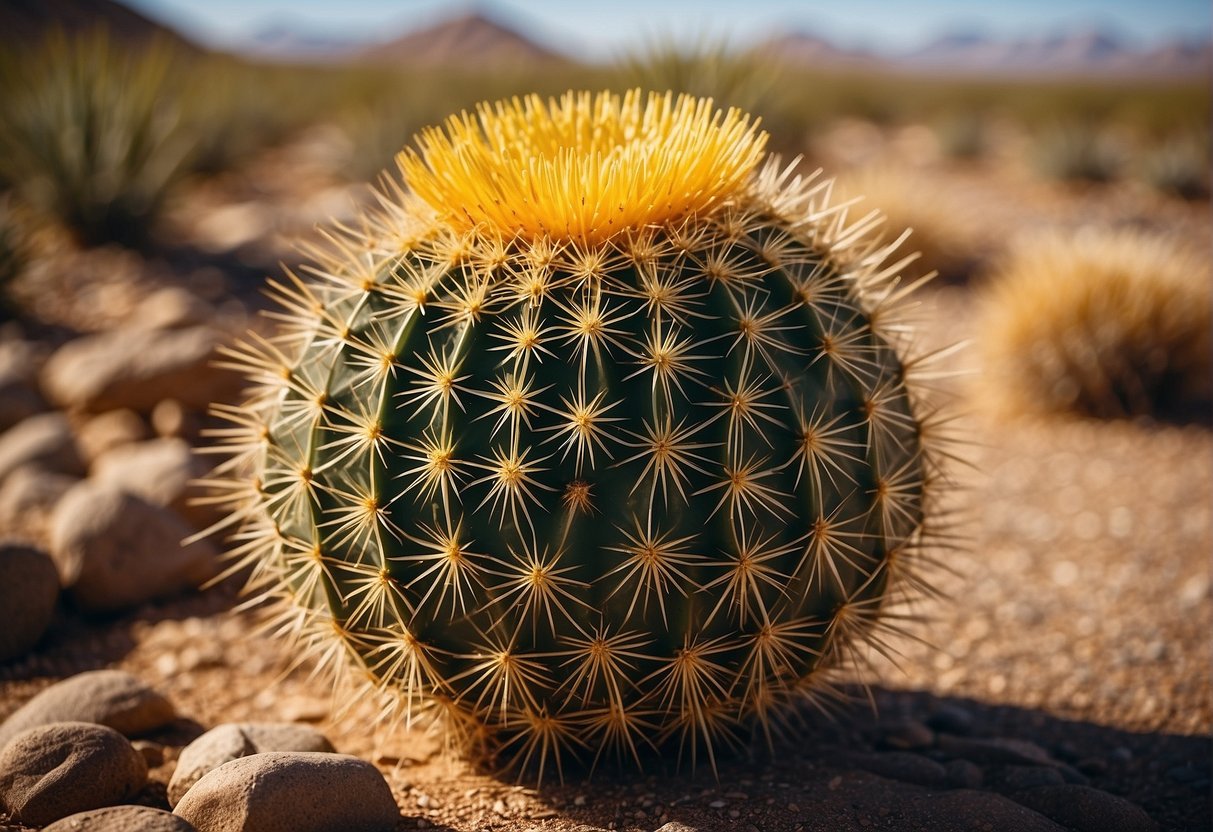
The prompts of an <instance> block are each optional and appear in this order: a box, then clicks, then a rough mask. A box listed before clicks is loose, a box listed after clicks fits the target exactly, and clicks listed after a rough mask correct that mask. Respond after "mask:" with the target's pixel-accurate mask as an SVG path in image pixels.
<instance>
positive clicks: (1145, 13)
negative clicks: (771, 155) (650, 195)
mask: <svg viewBox="0 0 1213 832" xmlns="http://www.w3.org/2000/svg"><path fill="white" fill-rule="evenodd" d="M126 1H127V2H128V3H130V4H131V5H133V6H135V7H136V8H139V9H140V10H142V11H143V12H144V13H146V14H149V15H151V16H152V17H155V18H157V19H159V20H163V21H165V22H167V23H170V24H172V25H174V26H176V27H177V28H179V29H181V30H182V31H184V32H185V33H186V34H188V35H191V36H193V37H195V38H196V39H198V40H200V41H202V42H204V43H208V44H213V45H217V46H227V45H232V44H234V43H238V42H240V41H241V40H242V39H243V38H245V37H246V36H247V35H248V33H249V32H251V31H253V30H254V29H256V28H258V27H261V26H265V25H268V24H273V23H281V22H289V23H291V24H292V25H293V26H296V27H298V28H302V29H304V30H308V31H317V32H320V33H323V34H331V35H341V36H352V37H365V38H369V39H378V40H385V39H390V38H391V37H394V36H395V35H397V34H399V33H401V32H402V31H404V30H406V29H410V28H414V27H417V26H421V25H425V24H428V23H430V22H433V21H435V20H438V19H440V18H443V17H447V16H450V15H454V14H459V13H462V12H465V11H467V10H468V9H469V8H471V6H472V4H471V3H467V2H458V1H456V2H452V0H395V1H394V2H390V1H389V0H294V2H282V0H126ZM476 7H477V8H482V9H487V10H489V11H490V12H495V13H496V14H497V16H498V17H500V18H501V19H504V20H511V19H512V20H513V21H514V22H515V23H516V24H517V25H518V26H519V28H522V29H524V30H526V31H528V32H530V33H532V34H533V35H534V36H535V37H537V38H539V39H540V40H543V41H547V42H549V43H552V44H554V45H557V46H563V47H564V48H565V49H566V50H567V51H571V52H574V53H578V54H586V53H588V54H592V55H595V56H598V57H609V56H611V55H615V54H621V53H623V52H626V51H627V50H628V49H629V48H634V47H636V46H637V45H640V44H643V43H645V42H646V41H647V40H652V39H655V38H659V37H666V36H672V37H674V38H678V39H685V40H686V41H688V42H690V41H694V40H696V39H709V40H713V41H714V40H716V39H720V38H726V37H727V38H729V39H731V40H732V41H734V42H736V43H738V44H744V43H745V42H746V41H748V40H753V39H757V38H760V37H764V36H767V35H769V34H771V33H772V32H774V31H779V30H786V29H788V28H794V29H803V30H807V31H811V32H816V33H820V34H822V35H825V36H827V37H829V38H831V39H833V40H835V41H837V42H839V43H842V44H844V45H847V46H869V47H875V48H882V49H904V48H910V47H913V46H916V45H919V44H921V43H923V42H925V41H926V40H928V39H930V38H932V37H934V36H936V35H939V34H941V33H944V32H953V31H958V30H964V31H971V30H976V31H982V32H988V33H993V34H1000V35H1022V34H1039V33H1044V32H1049V31H1053V30H1055V29H1058V28H1069V27H1073V26H1087V25H1098V26H1106V27H1110V28H1112V29H1114V30H1116V31H1119V32H1121V33H1122V34H1124V35H1125V36H1127V37H1130V38H1132V39H1136V40H1138V41H1140V42H1143V43H1149V42H1152V41H1157V40H1161V39H1164V38H1168V37H1173V36H1176V35H1179V36H1185V37H1189V38H1196V37H1203V38H1208V37H1209V35H1210V29H1211V27H1213V7H1211V4H1210V3H1209V2H1208V0H1152V1H1151V2H1141V0H984V2H983V0H916V1H914V2H911V0H844V2H839V0H834V2H819V1H818V0H668V1H667V2H661V0H611V1H610V2H581V0H488V2H479V3H477V4H476Z"/></svg>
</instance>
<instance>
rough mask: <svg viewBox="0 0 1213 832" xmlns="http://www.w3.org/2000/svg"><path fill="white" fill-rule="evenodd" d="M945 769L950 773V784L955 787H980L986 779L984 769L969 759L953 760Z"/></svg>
mask: <svg viewBox="0 0 1213 832" xmlns="http://www.w3.org/2000/svg"><path fill="white" fill-rule="evenodd" d="M944 769H945V770H946V771H947V773H948V785H950V786H951V787H952V788H954V789H979V788H981V785H982V783H984V782H985V779H986V778H985V774H984V773H983V772H982V770H981V769H979V768H978V767H977V765H976V764H975V763H971V762H969V761H968V760H951V761H949V762H948V764H947V765H946V766H944Z"/></svg>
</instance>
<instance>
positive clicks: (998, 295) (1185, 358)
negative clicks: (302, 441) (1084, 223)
mask: <svg viewBox="0 0 1213 832" xmlns="http://www.w3.org/2000/svg"><path fill="white" fill-rule="evenodd" d="M982 309H983V314H982V316H981V323H980V324H979V326H978V328H977V331H978V333H979V336H978V337H979V339H980V343H981V351H982V355H983V356H984V367H985V371H984V373H983V379H984V383H985V384H986V385H988V387H987V389H986V393H987V394H988V395H989V397H990V399H991V403H992V404H994V405H995V406H996V407H997V408H999V409H1002V410H1004V411H1007V412H1011V413H1021V414H1057V413H1065V414H1076V415H1080V416H1092V417H1098V418H1124V417H1138V416H1146V417H1153V418H1156V419H1160V420H1168V421H1190V420H1201V421H1204V420H1206V419H1207V418H1208V416H1209V408H1210V406H1211V403H1213V339H1211V338H1210V328H1211V327H1210V314H1211V309H1213V287H1211V284H1210V274H1209V263H1208V258H1207V257H1202V256H1200V255H1199V254H1197V253H1195V252H1192V251H1189V250H1187V249H1184V248H1181V247H1179V246H1178V245H1177V244H1176V243H1175V242H1174V241H1172V240H1171V239H1169V238H1167V237H1163V236H1157V235H1150V234H1147V233H1145V232H1141V231H1135V230H1097V229H1085V230H1082V231H1079V232H1076V233H1075V232H1069V233H1063V232H1053V233H1049V234H1044V235H1039V236H1035V237H1032V238H1029V239H1025V240H1022V241H1021V242H1019V243H1018V244H1016V245H1015V246H1013V247H1012V249H1011V250H1010V251H1009V252H1008V253H1007V255H1006V257H1005V258H1004V259H1003V261H1002V262H1001V263H1000V264H999V265H998V266H997V268H996V270H995V273H994V275H993V278H992V280H991V281H990V282H989V284H988V285H987V286H986V287H985V291H984V297H983V300H982Z"/></svg>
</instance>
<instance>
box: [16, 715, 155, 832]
mask: <svg viewBox="0 0 1213 832" xmlns="http://www.w3.org/2000/svg"><path fill="white" fill-rule="evenodd" d="M146 780H147V764H146V763H144V762H143V757H142V756H140V755H139V753H138V752H136V751H135V749H133V748H131V744H130V743H129V742H127V740H126V737H124V736H122V735H121V734H119V733H118V732H117V731H115V730H114V729H112V728H106V727H105V726H104V725H94V724H92V723H87V722H56V723H54V724H52V725H40V726H38V727H36V728H30V729H29V730H28V731H23V732H21V733H19V734H17V735H16V736H15V737H12V738H11V739H10V740H9V741H8V743H7V744H6V745H5V746H4V749H3V750H2V751H0V803H2V804H3V805H4V806H5V808H7V809H8V811H9V813H10V814H11V815H12V818H13V820H17V821H20V822H21V823H24V824H27V825H29V826H45V825H46V824H48V823H52V822H53V821H56V820H59V819H60V818H64V817H67V816H68V815H72V814H75V813H76V812H82V811H84V810H86V809H97V808H100V807H102V806H109V805H111V804H114V803H117V802H118V801H120V800H125V799H126V798H128V797H130V796H131V795H132V794H134V793H135V792H137V791H138V790H139V789H140V788H142V787H143V784H144V782H145V781H146Z"/></svg>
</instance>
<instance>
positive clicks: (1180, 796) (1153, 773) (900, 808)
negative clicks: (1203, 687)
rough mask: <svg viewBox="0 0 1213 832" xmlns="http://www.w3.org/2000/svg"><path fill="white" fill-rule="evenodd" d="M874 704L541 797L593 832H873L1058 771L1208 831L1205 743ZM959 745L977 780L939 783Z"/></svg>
mask: <svg viewBox="0 0 1213 832" xmlns="http://www.w3.org/2000/svg"><path fill="white" fill-rule="evenodd" d="M852 693H853V694H855V695H856V697H859V696H860V695H861V692H860V691H852ZM867 701H868V700H867V699H866V697H865V698H864V699H863V701H862V703H859V702H857V703H856V704H855V705H854V706H853V707H850V708H848V709H847V710H845V711H843V712H841V713H839V714H836V715H835V716H834V717H833V718H824V717H822V716H821V715H820V714H810V713H805V714H803V715H802V716H803V720H801V725H800V726H799V727H798V728H797V729H796V730H795V731H790V732H788V733H787V734H786V736H784V737H782V738H778V739H776V740H775V741H774V742H773V743H772V744H771V745H769V746H768V745H767V744H766V742H765V741H764V740H763V739H762V738H761V737H756V738H755V739H754V741H753V742H751V743H742V744H740V745H739V747H738V748H737V749H736V750H735V751H734V753H731V754H729V753H726V754H720V755H718V756H717V758H716V769H715V772H713V770H712V768H711V766H710V765H705V764H704V760H703V759H702V757H701V758H700V760H699V765H698V766H697V768H696V770H695V771H694V772H691V771H689V770H688V767H687V766H686V765H685V764H684V765H683V766H682V768H681V770H680V769H679V768H678V767H676V766H674V765H673V764H672V763H670V762H668V761H667V762H663V761H661V760H648V759H646V760H644V761H643V762H644V764H645V766H646V768H645V771H644V773H641V774H636V773H629V772H628V771H627V770H626V769H623V768H621V767H609V766H599V767H597V768H596V769H595V770H594V771H592V772H591V771H589V769H588V767H586V768H570V767H568V766H566V767H565V769H564V782H563V783H551V782H549V783H547V784H545V785H541V786H539V787H538V788H537V790H536V797H537V798H538V799H539V800H540V801H541V802H543V803H544V804H546V805H547V806H549V807H552V808H553V809H554V810H555V812H556V814H557V816H559V817H561V818H563V819H564V820H566V821H567V822H570V823H572V824H573V825H574V826H576V825H577V824H584V825H586V826H588V827H589V828H590V829H608V828H622V829H631V828H633V827H636V828H642V829H658V828H661V827H662V826H663V825H664V824H666V823H671V822H673V823H680V824H683V825H684V826H685V827H690V828H691V829H695V830H698V831H699V832H715V830H721V832H723V830H744V829H748V828H756V829H760V830H768V829H771V830H782V829H785V828H786V829H788V830H792V829H797V828H801V829H804V830H811V829H823V830H824V829H832V830H839V831H840V832H847V830H860V829H865V828H870V826H871V823H872V822H874V821H875V820H876V819H879V818H885V819H887V822H890V823H893V822H894V821H897V819H898V818H902V819H903V820H905V821H906V822H907V823H910V819H911V818H912V817H914V815H913V814H912V813H913V812H914V811H918V808H917V807H919V806H921V805H923V801H925V800H928V799H930V798H933V797H935V798H938V796H939V795H943V794H945V793H953V792H954V793H955V794H951V795H949V796H948V798H947V799H949V800H955V801H957V803H958V804H959V803H960V802H962V801H968V800H975V801H980V800H989V801H1001V800H1002V799H1003V798H1009V799H1013V792H1014V791H1015V787H1014V785H1013V782H1014V781H1013V780H1011V779H1010V778H1013V777H1023V776H1026V775H1024V773H1023V772H1022V771H1020V769H1052V770H1053V771H1055V772H1064V776H1065V779H1066V781H1067V782H1069V783H1072V784H1078V785H1082V786H1087V787H1090V788H1094V789H1098V790H1100V791H1103V792H1108V793H1110V794H1113V795H1117V796H1119V797H1122V798H1125V799H1127V800H1129V801H1131V802H1132V803H1135V804H1137V805H1138V806H1140V807H1141V808H1142V809H1144V810H1145V812H1146V813H1147V814H1149V815H1150V816H1151V817H1152V818H1154V819H1155V820H1156V821H1158V822H1159V823H1160V824H1161V826H1162V828H1164V829H1208V828H1210V827H1209V818H1210V817H1211V816H1213V814H1211V812H1210V808H1211V806H1210V787H1209V781H1210V776H1211V771H1210V760H1211V759H1213V740H1211V739H1210V738H1209V737H1208V736H1188V735H1181V734H1170V733H1166V732H1148V731H1147V732H1138V731H1130V730H1126V729H1122V728H1117V727H1112V726H1108V725H1103V724H1099V723H1097V722H1093V721H1084V720H1075V719H1065V718H1062V717H1058V716H1054V715H1051V714H1049V713H1046V712H1045V711H1042V710H1038V709H1033V708H1022V707H1016V706H1012V705H1004V704H999V703H991V702H983V701H980V700H976V699H970V698H964V697H947V696H937V695H935V694H932V693H930V692H928V691H921V690H905V689H901V690H899V689H895V688H875V689H873V690H872V692H871V702H872V703H874V704H875V706H876V715H873V712H872V708H871V707H870V706H869V705H868V704H867ZM907 724H913V725H915V726H922V727H923V728H924V729H926V732H925V733H924V734H923V735H922V737H921V738H920V739H917V740H915V739H909V738H907V737H906V736H904V735H903V736H900V737H898V736H894V734H893V733H891V732H895V731H903V732H904V731H905V726H906V725H907ZM928 726H933V727H928ZM941 738H943V739H942V741H941ZM957 738H962V739H963V740H973V741H975V742H974V743H970V745H976V746H979V749H978V752H977V753H975V752H973V751H972V750H970V751H969V752H967V753H968V754H969V755H970V756H974V755H975V756H974V760H975V765H976V766H977V770H978V772H979V775H978V776H979V777H980V779H979V780H976V781H971V782H968V783H963V782H954V781H946V780H938V781H931V780H930V774H931V772H938V771H940V770H941V768H942V767H945V766H946V765H947V764H948V763H949V762H951V761H953V760H956V759H966V758H965V757H963V756H962V755H959V754H958V753H957V752H956V750H955V749H956V740H957ZM906 745H910V746H914V747H911V748H906V747H905V746H906ZM981 749H985V750H986V751H985V753H987V754H988V756H986V757H982V756H981V753H980V751H981ZM991 749H992V750H991ZM1000 753H1005V754H1006V755H1007V756H1006V757H1005V758H1000V757H999V756H998V755H999V754H1000ZM1016 753H1023V754H1026V755H1028V756H1032V755H1039V760H1040V761H1039V763H1037V764H1029V763H1028V762H1027V760H1026V759H1025V760H1018V761H1016V760H1014V755H1015V754H1016ZM911 755H912V756H911ZM684 763H685V761H684ZM899 767H900V768H899ZM924 772H925V774H924ZM1036 775H1037V776H1043V775H1040V773H1039V772H1036ZM974 792H978V793H980V794H978V795H977V797H974V796H973V793H974ZM579 804H580V805H579ZM637 809H639V810H640V811H641V812H642V813H643V814H641V815H637V814H636V811H637ZM658 812H659V813H658ZM969 820H975V819H973V818H970V819H969ZM962 821H964V818H960V817H957V818H956V819H955V822H956V823H961V822H962ZM882 822H885V821H882ZM941 822H942V821H941ZM949 822H951V821H949ZM910 825H913V824H910ZM954 825H955V824H954ZM671 828H677V827H671ZM888 828H904V827H898V826H896V823H893V825H892V826H889V827H888ZM932 828H940V829H952V828H953V826H949V825H947V824H944V825H942V826H938V827H932ZM955 828H961V827H960V826H956V827H955Z"/></svg>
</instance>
